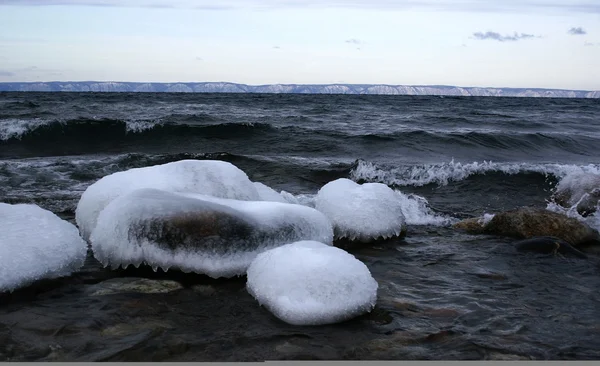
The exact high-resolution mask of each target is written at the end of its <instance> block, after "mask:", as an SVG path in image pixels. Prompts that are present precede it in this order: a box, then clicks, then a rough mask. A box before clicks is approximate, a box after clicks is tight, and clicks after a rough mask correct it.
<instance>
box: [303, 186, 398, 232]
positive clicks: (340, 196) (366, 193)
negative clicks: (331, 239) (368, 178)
mask: <svg viewBox="0 0 600 366" xmlns="http://www.w3.org/2000/svg"><path fill="white" fill-rule="evenodd" d="M315 208H316V209H317V210H319V211H321V212H322V213H324V214H325V216H327V217H328V218H329V219H330V220H331V222H332V224H333V227H334V232H335V236H336V238H338V239H344V238H345V239H350V240H359V241H370V240H376V239H379V238H384V239H385V238H390V237H393V236H399V235H401V234H402V233H403V232H404V230H405V219H404V214H403V212H402V202H401V200H400V199H399V197H398V196H397V195H396V194H395V193H394V191H393V190H392V189H391V188H389V187H388V186H386V185H385V184H381V183H365V184H362V185H361V184H358V183H355V182H353V181H351V180H349V179H346V178H340V179H337V180H334V181H332V182H329V183H327V184H326V185H324V186H323V187H322V188H321V189H320V190H319V192H318V193H317V197H316V199H315Z"/></svg>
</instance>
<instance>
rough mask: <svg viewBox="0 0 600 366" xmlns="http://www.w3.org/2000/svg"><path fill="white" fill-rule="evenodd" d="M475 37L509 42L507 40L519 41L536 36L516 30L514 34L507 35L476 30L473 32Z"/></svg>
mask: <svg viewBox="0 0 600 366" xmlns="http://www.w3.org/2000/svg"><path fill="white" fill-rule="evenodd" d="M473 37H475V39H479V40H487V39H491V40H494V41H498V42H507V41H512V42H514V41H519V40H521V39H529V38H535V36H534V35H533V34H527V33H520V34H519V33H517V32H515V33H514V34H513V35H506V36H503V35H501V34H500V33H497V32H485V33H482V32H475V33H473Z"/></svg>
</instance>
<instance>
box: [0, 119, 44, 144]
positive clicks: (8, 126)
mask: <svg viewBox="0 0 600 366" xmlns="http://www.w3.org/2000/svg"><path fill="white" fill-rule="evenodd" d="M50 123H51V122H48V121H45V120H43V119H39V118H35V119H16V118H12V119H4V120H0V140H3V141H6V140H10V139H13V138H16V139H20V138H21V137H22V136H23V135H24V134H26V133H27V132H30V131H33V130H35V129H36V128H38V127H41V126H44V125H47V124H50Z"/></svg>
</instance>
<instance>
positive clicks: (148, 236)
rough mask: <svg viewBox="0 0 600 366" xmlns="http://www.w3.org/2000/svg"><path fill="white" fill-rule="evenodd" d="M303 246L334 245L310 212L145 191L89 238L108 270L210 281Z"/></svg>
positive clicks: (112, 208) (324, 224)
mask: <svg viewBox="0 0 600 366" xmlns="http://www.w3.org/2000/svg"><path fill="white" fill-rule="evenodd" d="M298 240H319V241H323V242H325V243H331V242H332V241H333V229H332V226H331V223H330V222H329V220H328V219H327V217H325V216H324V215H323V214H322V213H320V212H319V211H317V210H315V209H312V208H310V207H305V206H300V205H293V204H289V203H280V202H267V201H241V200H231V199H223V198H217V197H213V196H207V195H200V194H191V193H172V192H167V191H161V190H157V189H149V188H147V189H139V190H136V191H133V192H131V193H129V194H126V195H123V196H120V197H118V198H116V199H114V200H113V201H112V202H111V203H110V204H108V206H106V208H105V209H104V210H102V212H101V213H100V215H99V216H98V223H97V225H96V228H95V229H94V231H93V232H92V235H91V236H90V242H91V243H92V248H93V250H94V256H95V257H96V258H97V259H98V260H99V261H100V262H101V263H103V264H104V265H105V266H108V265H110V266H112V267H118V266H127V265H130V264H132V265H134V266H139V265H140V264H142V263H146V264H149V265H150V266H152V267H154V268H157V267H161V268H163V269H165V270H166V269H169V268H177V269H179V270H182V271H184V272H190V271H192V272H197V273H203V274H206V275H208V276H211V277H214V278H218V277H232V276H235V275H243V274H245V272H246V269H247V268H248V266H249V265H250V263H251V262H252V260H253V259H254V258H255V257H256V255H257V254H259V253H261V252H263V251H265V250H268V249H271V248H274V247H277V246H280V245H284V244H287V243H291V242H294V241H298Z"/></svg>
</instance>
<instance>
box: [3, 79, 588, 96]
mask: <svg viewBox="0 0 600 366" xmlns="http://www.w3.org/2000/svg"><path fill="white" fill-rule="evenodd" d="M1 91H17V92H113V93H118V92H120V93H132V92H137V93H142V92H147V93H267V94H273V93H275V94H280V93H289V94H372V95H441V96H490V97H540V98H541V97H545V98H600V91H586V90H563V89H540V88H480V87H458V86H445V85H423V86H419V85H385V84H268V85H246V84H237V83H228V82H199V83H198V82H197V83H142V82H97V81H77V82H60V81H53V82H16V83H11V82H4V83H0V92H1Z"/></svg>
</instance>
